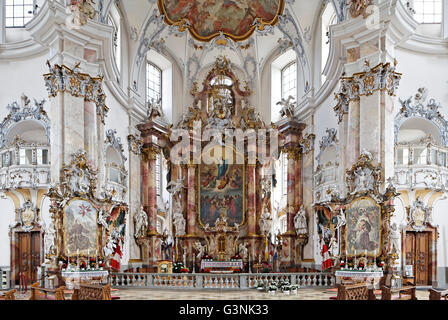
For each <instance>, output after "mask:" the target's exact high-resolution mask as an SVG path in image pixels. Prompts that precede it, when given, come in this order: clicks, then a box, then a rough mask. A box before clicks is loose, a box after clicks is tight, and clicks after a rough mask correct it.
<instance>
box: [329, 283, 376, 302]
mask: <svg viewBox="0 0 448 320" xmlns="http://www.w3.org/2000/svg"><path fill="white" fill-rule="evenodd" d="M337 287H338V296H337V300H376V297H375V294H374V292H373V290H374V289H369V288H368V287H367V284H366V283H357V284H349V285H342V284H338V285H337Z"/></svg>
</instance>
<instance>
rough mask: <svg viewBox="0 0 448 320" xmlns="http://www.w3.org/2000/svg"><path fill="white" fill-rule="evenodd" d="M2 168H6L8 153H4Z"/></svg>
mask: <svg viewBox="0 0 448 320" xmlns="http://www.w3.org/2000/svg"><path fill="white" fill-rule="evenodd" d="M2 167H6V153H2Z"/></svg>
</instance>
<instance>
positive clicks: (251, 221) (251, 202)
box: [246, 164, 257, 236]
mask: <svg viewBox="0 0 448 320" xmlns="http://www.w3.org/2000/svg"><path fill="white" fill-rule="evenodd" d="M246 183H247V233H248V234H247V235H248V236H256V235H257V233H256V230H257V211H256V209H257V208H256V202H257V195H256V193H257V191H256V165H254V164H249V165H247V182H246Z"/></svg>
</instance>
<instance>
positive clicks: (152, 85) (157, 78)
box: [146, 61, 162, 101]
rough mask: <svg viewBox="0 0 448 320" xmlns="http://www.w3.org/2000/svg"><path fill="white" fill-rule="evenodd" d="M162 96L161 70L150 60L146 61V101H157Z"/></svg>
mask: <svg viewBox="0 0 448 320" xmlns="http://www.w3.org/2000/svg"><path fill="white" fill-rule="evenodd" d="M161 96H162V70H160V69H159V68H158V67H157V66H156V65H154V64H152V63H151V62H149V61H148V62H147V63H146V101H152V99H154V100H155V101H157V100H158V99H159V98H160V97H161Z"/></svg>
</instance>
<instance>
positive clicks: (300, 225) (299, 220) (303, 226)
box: [294, 204, 308, 235]
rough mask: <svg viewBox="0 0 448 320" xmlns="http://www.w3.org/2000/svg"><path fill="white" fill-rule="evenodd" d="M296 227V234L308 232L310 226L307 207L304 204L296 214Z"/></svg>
mask: <svg viewBox="0 0 448 320" xmlns="http://www.w3.org/2000/svg"><path fill="white" fill-rule="evenodd" d="M294 228H295V229H296V234H297V235H300V234H307V233H308V226H307V222H306V214H305V207H304V206H303V204H302V205H301V206H300V210H299V212H297V214H296V215H295V216H294Z"/></svg>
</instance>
